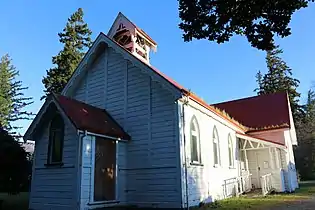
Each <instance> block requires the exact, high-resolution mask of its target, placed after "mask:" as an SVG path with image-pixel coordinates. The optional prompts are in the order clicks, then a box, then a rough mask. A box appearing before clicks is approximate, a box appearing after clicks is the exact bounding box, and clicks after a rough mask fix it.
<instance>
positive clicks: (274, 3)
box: [179, 0, 314, 50]
mask: <svg viewBox="0 0 315 210" xmlns="http://www.w3.org/2000/svg"><path fill="white" fill-rule="evenodd" d="M309 2H314V0H285V1H284V0H250V1H248V0H179V17H180V19H181V23H180V24H179V28H180V29H182V30H183V33H184V34H183V38H184V41H191V40H192V39H193V38H196V39H208V40H210V41H216V42H217V43H224V42H226V41H229V40H230V38H231V37H232V36H234V35H242V36H246V37H247V40H248V42H249V43H250V44H251V45H252V46H253V47H256V48H258V49H261V50H271V49H273V47H274V46H273V39H274V36H275V35H277V36H280V37H282V38H283V37H286V36H289V35H290V34H291V29H290V27H289V23H290V21H291V16H292V14H293V13H294V12H295V11H297V10H299V9H301V8H305V7H307V6H308V3H309Z"/></svg>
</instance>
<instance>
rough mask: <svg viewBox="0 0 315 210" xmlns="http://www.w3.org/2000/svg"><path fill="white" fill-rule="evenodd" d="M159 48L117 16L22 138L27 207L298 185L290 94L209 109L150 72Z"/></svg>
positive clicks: (180, 201)
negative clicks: (28, 146) (28, 152)
mask: <svg viewBox="0 0 315 210" xmlns="http://www.w3.org/2000/svg"><path fill="white" fill-rule="evenodd" d="M156 48H157V44H156V42H155V41H154V40H152V39H151V38H150V37H149V36H148V35H147V34H146V33H145V32H144V31H143V30H141V29H140V28H138V27H137V26H136V25H135V24H133V23H132V22H131V21H130V20H128V19H127V18H126V17H125V16H124V15H123V14H121V13H119V14H118V16H117V18H116V20H115V22H114V24H113V25H112V27H111V28H110V30H109V32H108V34H107V35H105V34H103V33H100V34H99V36H98V37H97V38H96V40H95V41H94V44H93V46H92V47H91V48H90V49H89V51H88V52H87V53H86V55H85V57H84V58H83V60H82V61H81V63H80V64H79V65H78V67H77V69H76V71H75V72H74V74H73V75H72V77H71V79H70V81H69V82H68V84H67V85H66V87H65V88H64V90H63V91H62V93H61V94H60V95H56V94H52V95H50V96H49V97H48V98H47V99H46V101H45V103H44V105H43V106H42V107H41V109H40V111H39V112H38V114H37V116H36V118H35V119H34V121H33V122H32V123H31V125H30V127H29V128H28V130H27V131H26V133H25V136H24V139H25V140H34V141H35V142H36V143H35V158H34V164H33V176H32V185H31V193H30V206H29V207H30V209H33V210H37V209H54V210H57V209H96V208H102V207H106V206H123V205H136V206H139V207H157V208H165V207H167V208H168V207H173V208H187V207H189V206H196V205H198V204H200V203H201V202H204V203H205V202H212V201H214V200H218V199H224V198H227V197H231V196H237V195H239V194H241V193H244V192H248V191H250V190H252V189H261V193H263V194H267V193H268V192H270V191H271V190H275V191H278V192H284V191H289V192H291V191H294V190H295V189H296V188H297V187H298V183H297V175H296V170H295V163H294V155H293V151H292V145H296V143H297V141H296V134H295V128H294V122H293V118H292V114H291V109H290V103H289V100H288V96H287V94H286V93H276V94H271V95H264V96H256V97H250V98H245V99H240V100H234V101H229V102H224V103H220V104H214V105H208V104H207V103H205V102H204V101H202V100H201V99H200V98H198V97H197V96H196V95H195V94H193V93H191V92H190V91H188V90H187V89H185V88H184V87H182V86H180V85H179V84H177V83H176V82H174V81H173V80H171V79H170V78H168V77H167V76H165V75H163V74H162V73H161V72H160V71H158V70H157V69H155V68H154V67H152V66H151V64H150V59H149V53H150V51H151V50H155V49H156Z"/></svg>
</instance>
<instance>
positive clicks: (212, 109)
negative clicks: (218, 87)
mask: <svg viewBox="0 0 315 210" xmlns="http://www.w3.org/2000/svg"><path fill="white" fill-rule="evenodd" d="M100 34H102V35H103V36H105V37H106V38H107V39H108V40H110V41H112V42H113V43H115V44H117V46H119V47H120V48H121V49H123V50H124V51H125V52H126V53H128V54H130V55H131V56H133V57H134V58H135V59H137V60H139V61H140V62H141V63H143V64H144V65H146V66H148V67H149V68H150V69H151V70H152V71H154V72H155V73H156V74H158V75H160V76H161V77H162V78H164V79H165V80H166V81H167V82H169V83H170V84H172V85H173V86H174V87H175V88H177V89H178V90H180V91H181V92H183V93H184V94H185V95H188V96H189V97H190V98H191V99H192V100H194V101H195V102H196V103H198V104H200V105H201V106H203V107H205V108H206V109H208V110H209V111H211V112H213V113H215V114H216V115H217V116H219V117H221V118H223V119H225V120H227V121H229V122H231V123H232V124H234V125H235V126H237V127H238V128H239V129H241V130H244V129H243V128H242V127H241V126H240V125H239V124H238V122H237V121H236V120H232V119H230V118H228V117H227V116H225V115H222V114H221V113H220V112H218V111H217V110H216V109H215V108H214V107H213V106H211V105H209V104H207V103H206V102H205V101H203V100H202V99H201V98H199V97H198V96H197V95H195V94H193V93H191V92H190V91H189V90H188V89H186V88H185V87H183V86H182V85H180V84H179V83H177V82H176V81H175V80H173V79H171V78H170V77H168V76H167V75H165V74H164V73H162V72H161V71H160V70H158V69H157V68H155V67H153V66H151V65H148V64H147V63H145V62H143V61H142V60H140V59H139V58H137V57H136V56H134V55H133V54H132V53H131V52H129V51H128V50H126V49H125V48H124V47H123V46H121V45H120V44H119V43H118V42H116V41H115V40H112V39H111V38H109V37H108V36H107V35H106V34H104V33H103V32H101V33H100Z"/></svg>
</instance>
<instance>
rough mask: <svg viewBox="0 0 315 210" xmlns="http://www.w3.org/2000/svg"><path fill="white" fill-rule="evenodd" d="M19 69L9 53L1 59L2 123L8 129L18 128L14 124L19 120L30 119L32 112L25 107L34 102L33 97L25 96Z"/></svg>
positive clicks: (0, 105)
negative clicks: (14, 64)
mask: <svg viewBox="0 0 315 210" xmlns="http://www.w3.org/2000/svg"><path fill="white" fill-rule="evenodd" d="M18 76H19V71H18V70H16V68H15V67H14V66H13V65H12V60H11V59H10V56H9V55H8V54H6V55H4V56H3V57H1V60H0V124H1V126H3V128H5V129H6V130H9V131H12V129H18V128H20V127H19V126H16V125H13V124H14V122H16V121H18V120H30V119H31V118H32V115H33V114H32V113H30V112H27V111H25V107H27V106H28V105H30V104H32V103H33V101H32V98H31V97H24V93H23V91H24V90H26V89H27V87H23V86H22V81H19V80H17V77H18Z"/></svg>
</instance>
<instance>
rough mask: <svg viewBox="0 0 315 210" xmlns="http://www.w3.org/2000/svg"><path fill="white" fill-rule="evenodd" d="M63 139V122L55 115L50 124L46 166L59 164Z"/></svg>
mask: <svg viewBox="0 0 315 210" xmlns="http://www.w3.org/2000/svg"><path fill="white" fill-rule="evenodd" d="M63 139H64V122H63V119H62V117H61V116H60V115H59V114H56V115H55V116H54V118H53V119H52V120H51V122H50V128H49V146H48V164H53V163H61V162H62V152H63Z"/></svg>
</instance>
